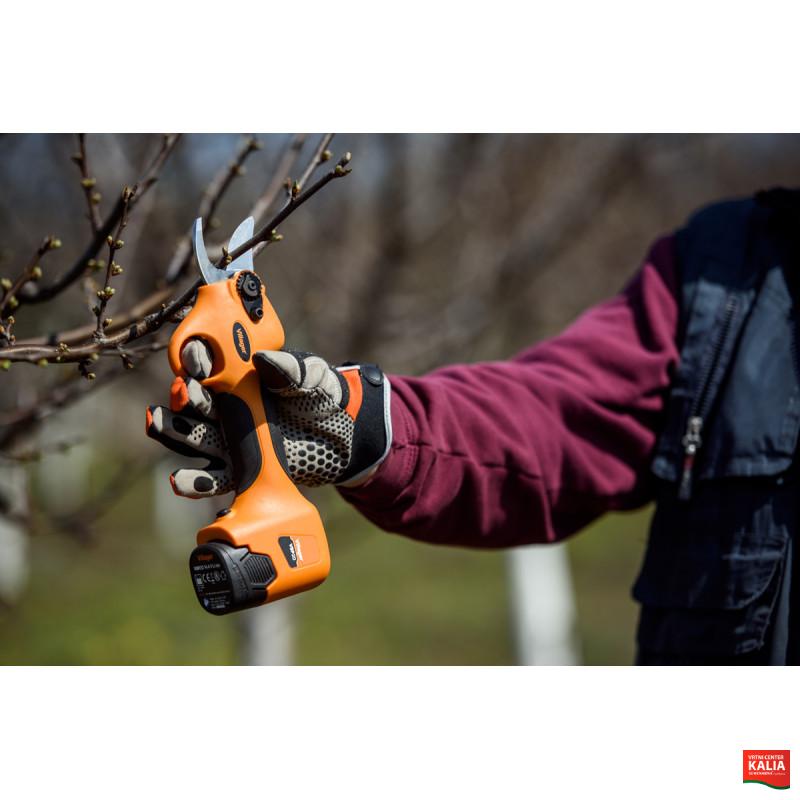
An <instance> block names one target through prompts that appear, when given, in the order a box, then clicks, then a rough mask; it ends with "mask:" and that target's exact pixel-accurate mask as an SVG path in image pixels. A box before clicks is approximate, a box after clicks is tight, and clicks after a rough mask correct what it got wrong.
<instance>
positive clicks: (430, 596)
mask: <svg viewBox="0 0 800 800" xmlns="http://www.w3.org/2000/svg"><path fill="white" fill-rule="evenodd" d="M315 499H316V497H315ZM319 499H320V501H321V505H322V507H323V516H324V518H325V519H326V524H327V527H328V531H329V534H330V538H331V545H332V551H333V571H332V574H331V576H330V578H329V579H328V581H326V583H324V584H323V585H322V586H321V587H319V588H318V589H315V590H314V591H312V592H309V593H307V594H305V595H303V596H301V597H300V598H298V599H297V602H296V603H295V617H294V618H295V657H296V661H297V663H301V664H511V663H514V653H513V646H512V635H511V630H510V624H509V620H510V609H509V595H508V587H507V582H506V560H505V556H504V554H503V553H500V552H479V551H469V550H465V549H460V548H442V547H432V546H426V545H423V544H420V543H417V542H412V541H409V540H406V539H403V538H402V537H399V536H395V535H391V534H385V533H382V532H380V531H378V530H377V529H376V528H374V527H373V526H372V525H370V524H369V523H368V522H367V521H366V520H364V519H363V518H362V517H361V516H360V515H359V514H358V513H357V512H355V511H354V510H353V509H352V508H351V507H349V506H348V505H346V504H345V503H343V502H342V501H341V500H340V499H339V498H338V497H336V496H335V494H334V493H333V492H332V491H331V492H328V493H327V494H324V493H323V494H322V495H319ZM151 507H152V498H151V496H150V493H149V483H148V482H143V485H137V487H135V489H134V490H133V491H131V492H130V493H129V494H128V495H127V496H126V497H125V498H124V499H123V500H122V501H121V502H120V503H119V505H118V506H117V507H116V508H115V509H114V510H113V512H111V513H109V514H108V516H107V517H106V518H105V519H104V520H103V521H102V524H101V525H100V526H99V527H98V530H97V542H96V544H94V545H92V546H90V547H85V546H82V545H79V544H77V543H75V542H73V541H72V540H70V539H69V538H68V537H65V536H64V535H63V534H59V533H54V532H52V531H42V532H40V533H39V535H37V536H35V537H34V538H33V539H32V542H31V545H32V548H31V564H32V574H31V580H30V583H29V586H28V588H27V590H26V592H25V593H24V595H23V597H22V598H21V600H20V602H19V603H18V604H17V605H16V606H15V607H13V608H10V609H6V610H3V611H2V612H0V663H2V664H136V665H139V664H231V663H236V661H237V659H238V653H239V632H238V628H237V625H236V618H235V617H225V618H216V617H212V616H210V615H207V614H204V613H203V612H202V611H201V610H200V608H199V607H198V605H197V601H196V600H195V597H194V593H193V592H192V589H191V586H190V583H189V580H188V574H187V569H186V557H187V556H188V553H189V551H190V549H191V546H192V532H191V531H188V530H187V532H186V551H185V553H171V552H170V550H169V548H166V547H165V546H164V544H163V540H162V539H161V538H160V537H159V536H158V535H157V534H156V533H155V532H154V531H153V522H152V519H151V516H150V508H151ZM180 509H181V505H180V503H179V502H178V501H176V518H175V521H174V524H175V525H178V526H180V525H181V524H185V521H184V520H182V519H181V516H180ZM648 515H649V512H644V513H639V514H633V515H630V514H629V515H613V516H608V517H606V518H604V519H603V520H601V521H600V522H598V523H596V524H595V525H593V526H592V527H591V528H590V529H589V530H587V531H585V532H584V533H582V534H580V535H579V536H577V537H576V538H575V539H573V540H572V541H571V542H570V544H569V550H568V552H569V555H570V560H571V563H572V567H573V580H574V584H575V592H576V601H577V608H578V614H579V622H578V633H579V637H580V641H581V647H582V651H583V657H584V661H585V662H586V663H591V664H617V663H623V664H624V663H630V662H631V660H632V657H633V633H634V627H635V617H636V607H635V604H634V603H633V601H632V600H631V599H630V594H629V589H630V585H631V583H632V581H633V578H634V576H635V573H636V570H637V568H638V565H639V562H640V559H641V551H642V545H643V542H644V530H645V526H646V522H647V517H648Z"/></svg>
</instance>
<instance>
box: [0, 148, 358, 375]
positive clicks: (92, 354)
mask: <svg viewBox="0 0 800 800" xmlns="http://www.w3.org/2000/svg"><path fill="white" fill-rule="evenodd" d="M350 158H351V157H350V153H346V154H345V155H344V156H342V158H341V159H340V160H339V162H338V163H337V165H336V166H335V167H334V169H332V170H331V171H330V172H328V173H327V174H326V175H323V176H322V177H321V178H320V179H319V180H317V181H316V183H314V184H313V185H311V186H310V187H309V188H308V189H306V190H305V191H302V192H300V193H299V194H297V195H296V196H295V197H292V198H291V199H290V201H289V202H288V203H287V204H286V205H285V206H284V207H283V208H282V209H281V210H280V211H279V212H278V213H277V214H276V215H275V216H274V217H273V218H272V219H271V220H270V221H269V223H268V224H267V225H266V226H265V227H264V228H263V229H262V230H260V231H259V232H258V233H257V234H256V235H255V236H253V237H252V239H250V240H249V241H247V242H245V243H244V244H243V245H242V246H241V247H238V248H236V250H234V251H233V252H232V253H228V254H227V255H226V256H225V257H224V258H223V259H222V260H221V261H220V262H219V263H218V264H217V266H223V265H224V264H229V263H231V261H233V260H234V259H236V258H238V257H239V256H240V255H242V253H245V252H247V251H248V250H249V249H250V248H253V251H254V254H257V253H258V252H260V251H261V250H262V249H263V248H264V247H266V246H267V245H268V244H269V243H271V242H274V241H279V239H280V235H279V234H278V233H277V232H276V228H277V226H278V225H279V224H281V223H282V222H283V221H284V220H286V219H287V218H288V217H289V216H290V215H291V214H293V213H294V212H295V211H296V210H297V209H298V208H300V206H302V205H303V204H304V203H305V202H306V201H307V200H309V199H310V198H311V197H313V196H314V195H315V194H316V193H317V192H318V191H319V190H320V189H322V188H323V187H324V186H326V185H327V184H328V183H330V182H331V181H332V180H335V179H337V178H343V177H345V176H346V175H348V174H350V172H351V170H350V169H349V168H348V167H347V164H349V163H350ZM201 285H202V280H201V279H200V278H198V279H197V280H195V281H194V282H193V283H192V284H191V286H189V287H188V288H187V289H186V290H185V291H184V292H182V293H181V294H180V295H179V296H178V297H176V298H174V299H173V300H171V301H170V302H169V303H166V304H164V305H162V306H161V308H160V309H158V310H157V311H154V312H153V313H150V314H148V315H147V316H145V317H143V318H142V319H140V320H137V321H136V322H133V323H131V324H130V326H129V327H128V328H126V329H125V330H122V331H120V332H119V333H117V334H115V335H114V336H109V337H102V336H101V337H95V339H94V341H92V342H87V343H84V344H79V345H78V346H76V347H72V346H70V345H68V344H67V343H66V342H60V343H59V344H58V345H57V346H38V345H25V346H23V345H17V346H16V347H2V348H0V367H4V368H6V369H7V368H8V367H9V366H10V364H11V362H28V363H33V364H39V365H41V366H45V365H46V364H48V363H52V362H55V363H76V362H77V363H79V364H81V365H82V368H83V372H84V374H85V375H86V377H90V376H93V373H86V372H85V362H86V361H87V359H91V358H97V357H98V355H99V353H100V352H101V351H103V350H109V349H114V350H117V349H118V348H119V347H121V346H125V345H127V344H129V343H130V342H133V341H135V340H137V339H140V338H142V337H143V336H146V335H148V334H150V333H153V332H154V331H157V330H158V329H159V328H160V327H161V326H162V325H164V324H165V323H166V322H169V321H170V320H172V319H173V318H174V317H175V315H176V314H177V313H178V312H179V311H180V310H181V309H182V308H183V307H184V306H186V305H189V304H190V303H191V302H192V299H193V297H194V294H195V292H196V291H197V289H198V288H199V287H200V286H201Z"/></svg>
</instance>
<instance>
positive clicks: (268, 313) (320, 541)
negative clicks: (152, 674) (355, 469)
mask: <svg viewBox="0 0 800 800" xmlns="http://www.w3.org/2000/svg"><path fill="white" fill-rule="evenodd" d="M253 228H254V220H253V218H252V217H248V218H247V219H246V220H244V222H242V223H241V224H240V225H239V227H238V228H237V229H236V231H235V232H234V234H233V236H232V237H231V240H230V243H229V247H228V251H229V252H233V251H234V250H236V249H237V248H238V247H240V246H241V245H243V244H244V243H245V242H247V241H249V240H250V239H251V238H252V237H253ZM193 244H194V251H195V256H196V258H197V263H198V264H199V266H200V271H201V273H202V275H203V278H204V280H205V285H203V286H201V287H200V288H199V289H198V290H197V300H196V302H195V304H194V307H193V308H192V309H191V311H190V312H189V313H188V314H187V316H186V317H185V318H184V319H183V321H182V322H181V323H180V324H179V325H178V327H177V328H176V329H175V332H174V333H173V334H172V337H171V339H170V342H169V350H168V357H169V364H170V367H171V368H172V371H173V372H174V373H175V374H176V375H183V376H185V375H186V372H185V370H184V369H183V367H182V365H181V351H182V350H183V348H184V346H185V345H186V343H187V342H188V341H190V340H192V339H201V340H202V341H203V342H205V344H206V345H207V346H208V347H209V348H210V349H211V352H212V355H213V366H212V372H211V374H210V375H209V376H208V377H207V378H204V379H201V381H200V382H201V383H202V384H203V386H205V387H206V388H207V389H209V390H210V391H212V392H213V393H214V397H215V401H216V405H217V410H218V414H219V419H220V422H221V425H222V430H223V432H224V434H225V439H226V443H227V446H228V449H229V451H230V454H231V460H232V462H233V471H234V480H235V485H236V497H235V499H234V501H233V503H232V504H231V505H230V507H229V508H225V509H223V510H222V511H220V512H219V513H218V514H217V517H216V519H215V520H214V521H213V522H212V523H210V524H209V525H206V526H205V527H204V528H201V530H200V531H198V533H197V547H196V548H195V549H194V550H193V551H192V554H191V556H190V558H189V569H190V572H191V577H192V582H193V585H194V590H195V592H196V594H197V598H198V600H199V601H200V604H201V605H202V606H203V608H205V609H206V611H208V612H210V613H212V614H227V613H229V612H231V611H237V610H239V609H242V608H249V607H252V606H257V605H262V604H264V603H268V602H271V601H273V600H278V599H280V598H282V597H287V596H288V595H291V594H296V593H298V592H302V591H304V590H306V589H311V588H312V587H314V586H317V585H319V584H320V583H322V581H324V580H325V578H326V577H327V575H328V572H329V571H330V554H329V551H328V542H327V538H326V536H325V530H324V528H323V526H322V521H321V520H320V516H319V513H318V512H317V509H316V508H315V507H314V506H313V505H312V504H311V503H310V502H309V501H308V500H306V499H305V497H303V495H302V494H300V491H299V490H298V489H297V487H296V486H295V485H294V483H292V481H291V480H290V479H289V475H288V472H287V469H286V467H285V459H284V455H283V444H282V439H281V434H280V431H279V429H278V427H277V424H276V422H275V412H274V408H273V406H272V404H271V399H270V398H271V395H270V393H269V392H268V391H266V390H265V391H263V392H262V389H261V386H260V384H259V377H258V373H257V372H256V370H255V368H254V366H253V363H252V360H251V359H252V355H253V353H255V352H257V351H259V350H280V349H281V347H283V343H284V333H283V326H282V325H281V322H280V320H279V319H278V316H277V314H276V313H275V310H274V309H273V307H272V305H271V304H270V302H269V299H268V298H267V294H266V292H265V290H264V284H263V282H262V281H261V279H260V278H259V277H258V275H256V273H255V272H254V271H253V251H252V250H248V251H247V252H246V253H244V254H243V255H241V256H239V257H238V258H237V259H236V260H235V261H233V262H232V263H231V264H230V265H228V266H227V267H226V268H225V269H220V268H218V267H215V266H214V265H213V264H212V263H211V261H210V260H209V258H208V254H207V253H206V248H205V244H204V242H203V225H202V220H201V219H198V220H196V221H195V224H194V231H193Z"/></svg>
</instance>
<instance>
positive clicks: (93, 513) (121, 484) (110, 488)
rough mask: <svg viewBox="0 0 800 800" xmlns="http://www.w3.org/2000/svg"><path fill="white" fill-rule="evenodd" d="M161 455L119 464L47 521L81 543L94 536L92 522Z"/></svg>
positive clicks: (106, 510)
mask: <svg viewBox="0 0 800 800" xmlns="http://www.w3.org/2000/svg"><path fill="white" fill-rule="evenodd" d="M160 458H161V456H160V455H158V456H151V457H149V458H138V459H133V460H131V461H127V462H124V463H122V464H120V466H119V467H118V468H117V470H116V472H115V473H114V475H113V476H112V477H111V478H110V479H109V480H108V481H107V482H106V484H105V485H104V486H103V487H102V488H101V489H100V490H99V491H97V492H95V493H94V494H93V495H92V496H91V497H90V498H88V499H87V500H84V501H83V502H82V503H81V504H80V505H79V506H78V507H77V508H75V509H73V510H72V511H70V512H68V513H66V514H58V515H48V519H49V521H50V523H51V524H52V525H53V526H55V527H57V528H59V529H61V530H62V531H64V532H65V533H67V534H69V535H70V536H72V537H74V538H75V539H77V540H78V541H80V542H82V543H83V544H89V543H91V542H92V541H93V540H94V538H95V537H94V532H93V531H92V525H93V524H94V523H96V522H97V521H98V520H100V519H102V517H104V516H105V515H106V514H107V513H108V512H109V511H110V510H111V509H112V508H113V507H114V505H115V504H116V503H117V502H119V500H120V499H121V498H122V497H124V496H125V493H126V492H128V491H129V490H130V489H131V488H132V487H133V486H134V485H135V484H136V482H137V481H138V480H139V479H140V478H141V477H142V476H143V475H144V474H145V473H147V472H148V471H149V470H150V469H151V468H152V467H153V465H154V464H155V463H156V462H157V461H159V460H160Z"/></svg>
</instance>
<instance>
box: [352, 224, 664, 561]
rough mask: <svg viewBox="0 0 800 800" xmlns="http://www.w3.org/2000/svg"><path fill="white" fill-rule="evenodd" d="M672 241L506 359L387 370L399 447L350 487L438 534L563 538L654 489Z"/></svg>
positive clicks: (372, 509)
mask: <svg viewBox="0 0 800 800" xmlns="http://www.w3.org/2000/svg"><path fill="white" fill-rule="evenodd" d="M676 291H677V290H676V276H675V259H674V243H673V240H672V238H664V239H661V240H659V241H658V242H656V244H655V245H654V246H653V248H652V249H651V251H650V253H649V255H648V257H647V259H646V260H645V263H644V264H643V266H642V267H641V269H640V270H639V271H638V273H637V274H636V275H635V277H634V278H633V280H632V281H631V282H630V284H628V286H627V287H626V288H625V289H624V290H623V291H622V292H621V293H620V294H618V295H617V296H616V297H614V298H612V299H611V300H608V301H606V302H604V303H602V304H600V305H598V306H595V307H594V308H592V309H590V310H589V311H587V312H585V313H584V314H583V315H582V316H580V317H579V318H578V319H577V320H576V321H575V322H574V323H573V324H572V325H571V326H570V327H568V328H567V329H566V330H565V331H564V332H563V333H562V334H560V335H559V336H556V337H554V338H553V339H549V340H546V341H543V342H541V343H540V344H537V345H535V346H534V347H531V348H530V349H528V350H526V351H524V352H522V353H520V354H519V355H517V356H516V357H514V358H512V359H510V360H508V361H500V362H486V363H479V364H471V365H457V366H450V367H445V368H443V369H439V370H436V371H435V372H432V373H430V374H428V375H425V376H424V377H420V378H411V377H402V376H390V380H391V383H392V425H393V429H394V430H393V434H394V438H393V444H392V447H391V451H390V453H389V456H388V457H387V458H386V460H385V461H384V463H383V464H382V465H381V466H380V468H379V469H378V471H377V472H376V474H375V475H374V476H373V477H372V478H371V479H370V480H369V481H368V482H367V483H366V484H364V485H363V486H360V487H358V488H357V489H350V490H346V489H343V490H341V491H342V495H343V496H344V497H345V498H346V499H347V500H349V501H350V502H351V503H353V504H354V505H355V506H356V508H358V509H359V510H360V511H361V512H362V513H363V514H365V515H366V516H367V517H368V518H369V519H371V520H372V521H373V522H375V524H377V525H378V526H380V527H381V528H385V529H386V530H390V531H396V532H398V533H402V534H405V535H407V536H410V537H413V538H416V539H421V540H425V541H429V542H437V543H442V544H454V545H466V546H476V547H505V546H509V545H515V544H527V543H530V542H545V541H554V540H558V539H562V538H564V537H566V536H569V535H570V534H572V533H574V532H576V531H578V530H580V529H581V528H582V527H584V526H585V525H587V524H588V523H589V522H591V521H592V520H593V519H594V518H596V517H597V516H599V515H600V514H602V513H603V512H605V511H609V510H612V509H629V508H635V507H637V506H639V505H642V504H644V503H645V502H647V501H648V500H649V499H650V497H651V487H650V480H649V470H648V467H649V462H650V457H651V452H652V449H653V445H654V443H655V438H656V433H657V430H658V427H659V424H660V421H661V411H662V409H663V407H664V403H665V395H666V390H667V388H668V386H669V382H670V377H671V375H672V372H673V369H674V367H675V365H676V363H677V358H678V353H677V349H676V344H675V338H676V329H677V321H678V303H677V299H676Z"/></svg>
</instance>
